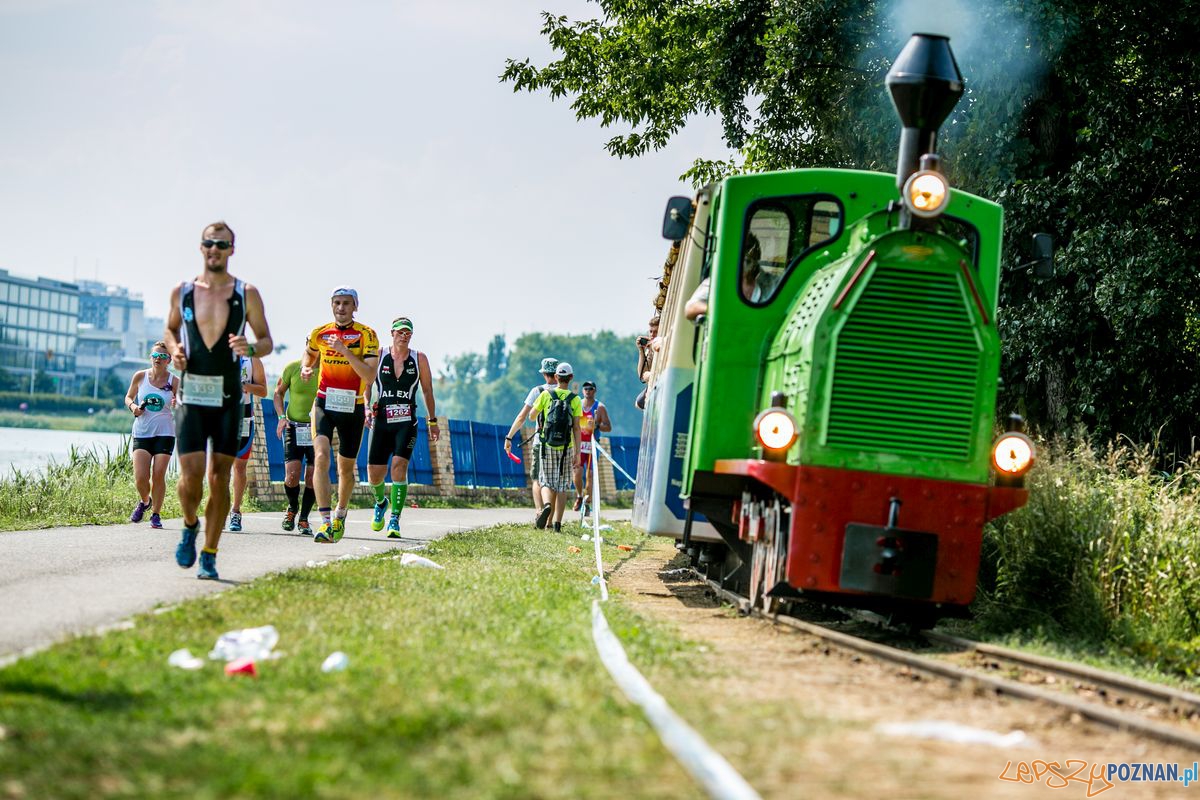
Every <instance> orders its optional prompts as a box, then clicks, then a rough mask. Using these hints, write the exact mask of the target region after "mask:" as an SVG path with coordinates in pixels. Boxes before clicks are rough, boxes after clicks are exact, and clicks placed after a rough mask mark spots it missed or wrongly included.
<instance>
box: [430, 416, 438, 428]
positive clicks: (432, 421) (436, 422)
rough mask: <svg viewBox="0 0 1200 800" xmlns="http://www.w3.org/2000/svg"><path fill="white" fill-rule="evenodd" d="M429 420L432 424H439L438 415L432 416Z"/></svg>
mask: <svg viewBox="0 0 1200 800" xmlns="http://www.w3.org/2000/svg"><path fill="white" fill-rule="evenodd" d="M428 421H429V424H430V425H435V426H436V425H437V424H438V421H437V417H430V418H429V420H428Z"/></svg>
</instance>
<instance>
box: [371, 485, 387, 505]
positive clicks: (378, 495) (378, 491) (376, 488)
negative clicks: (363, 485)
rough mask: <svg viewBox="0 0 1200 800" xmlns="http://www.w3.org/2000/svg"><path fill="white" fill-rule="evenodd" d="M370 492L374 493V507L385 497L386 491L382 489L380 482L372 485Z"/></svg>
mask: <svg viewBox="0 0 1200 800" xmlns="http://www.w3.org/2000/svg"><path fill="white" fill-rule="evenodd" d="M371 490H372V491H373V492H375V505H379V504H380V503H382V502H383V499H384V498H385V497H387V489H386V488H385V487H384V485H383V481H380V482H379V483H372V484H371Z"/></svg>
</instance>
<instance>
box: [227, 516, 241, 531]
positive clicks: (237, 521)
mask: <svg viewBox="0 0 1200 800" xmlns="http://www.w3.org/2000/svg"><path fill="white" fill-rule="evenodd" d="M229 530H230V531H231V532H233V533H241V532H242V512H240V511H234V512H233V513H232V514H230V515H229Z"/></svg>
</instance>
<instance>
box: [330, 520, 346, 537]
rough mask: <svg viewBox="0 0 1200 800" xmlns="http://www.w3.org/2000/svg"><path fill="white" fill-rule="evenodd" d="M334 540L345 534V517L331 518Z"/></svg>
mask: <svg viewBox="0 0 1200 800" xmlns="http://www.w3.org/2000/svg"><path fill="white" fill-rule="evenodd" d="M331 534H332V538H333V541H334V542H340V541H341V540H342V537H343V536H345V535H346V519H345V517H334V518H333V530H332V531H331Z"/></svg>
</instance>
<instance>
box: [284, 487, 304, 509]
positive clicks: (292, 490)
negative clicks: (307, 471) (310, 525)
mask: <svg viewBox="0 0 1200 800" xmlns="http://www.w3.org/2000/svg"><path fill="white" fill-rule="evenodd" d="M283 493H284V494H286V495H287V499H288V511H295V510H296V506H297V505H299V503H300V484H296V485H295V486H288V485H287V484H286V483H285V484H284V485H283Z"/></svg>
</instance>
